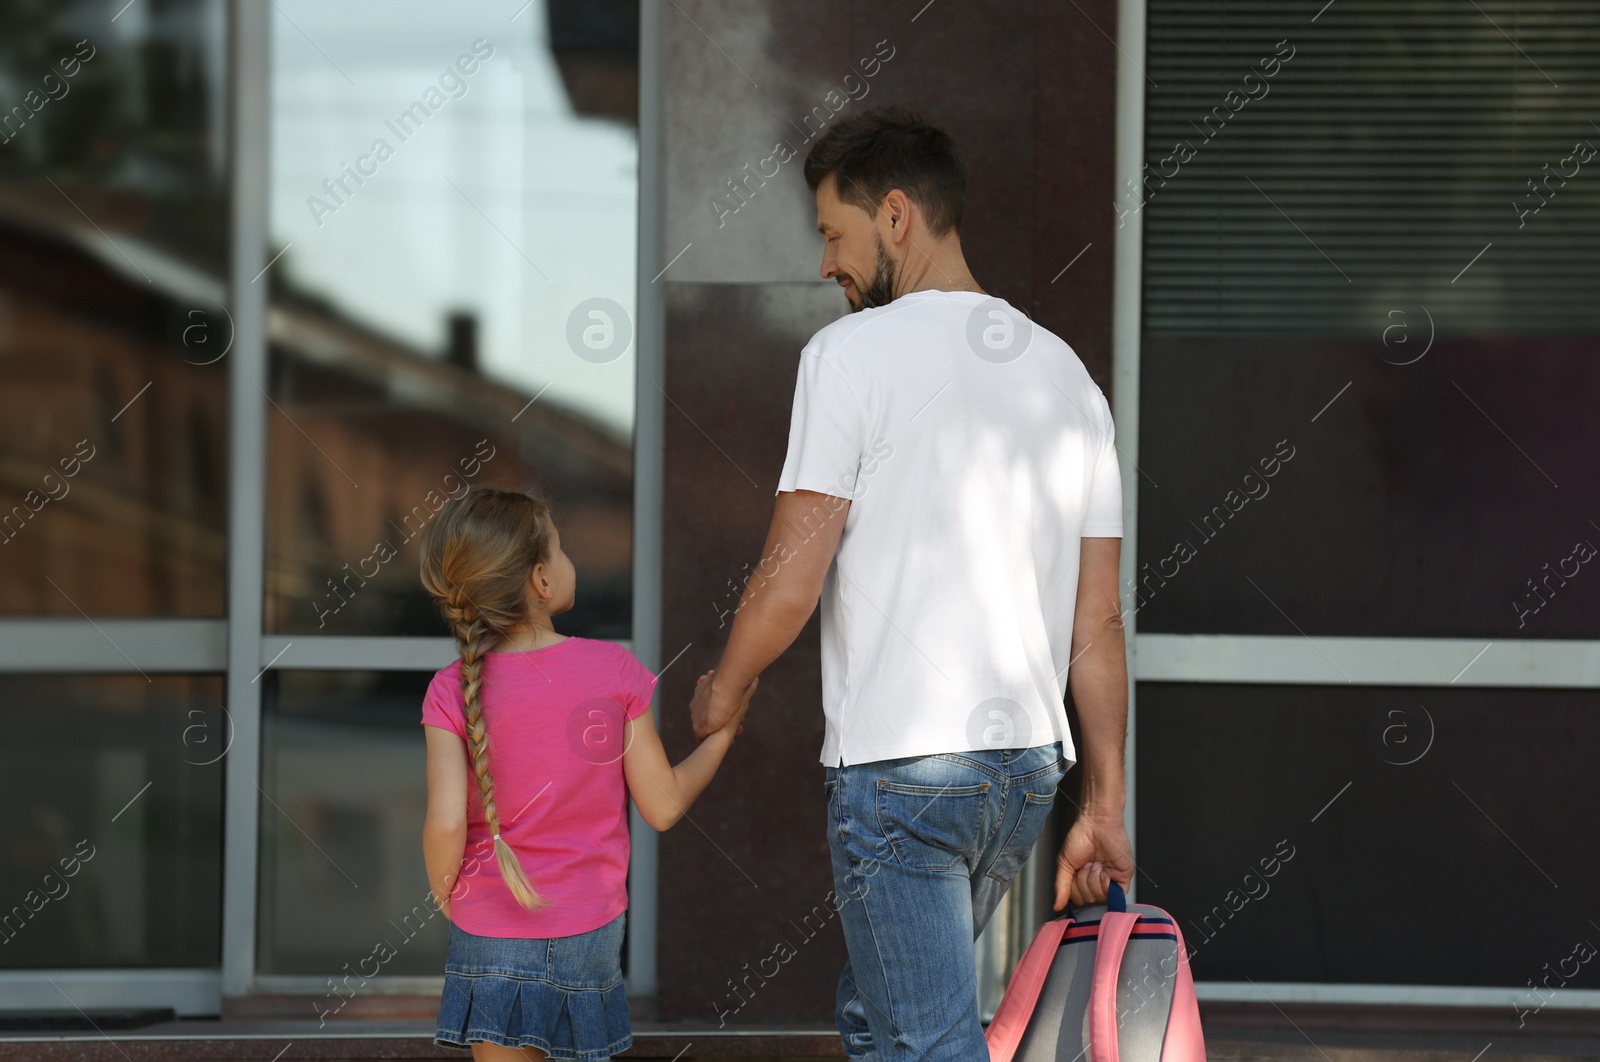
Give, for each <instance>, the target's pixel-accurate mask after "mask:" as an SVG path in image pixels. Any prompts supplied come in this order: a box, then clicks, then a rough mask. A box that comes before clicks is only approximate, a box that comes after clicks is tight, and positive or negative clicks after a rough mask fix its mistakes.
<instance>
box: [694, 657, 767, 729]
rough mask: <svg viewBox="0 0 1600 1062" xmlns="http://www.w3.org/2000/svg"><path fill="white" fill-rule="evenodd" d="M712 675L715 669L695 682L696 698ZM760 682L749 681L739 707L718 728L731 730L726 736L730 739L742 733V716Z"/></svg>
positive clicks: (746, 710) (701, 693)
mask: <svg viewBox="0 0 1600 1062" xmlns="http://www.w3.org/2000/svg"><path fill="white" fill-rule="evenodd" d="M714 674H716V671H715V669H713V670H711V671H707V672H706V673H705V674H703V675H701V676H700V678H699V679H698V680H697V681H696V682H695V686H694V692H695V696H696V697H697V698H698V697H700V696H702V695H703V693H704V691H705V688H706V686H707V685H708V684H709V683H710V682H711V676H712V675H714ZM760 682H761V680H760V679H759V678H756V679H751V680H750V685H749V686H748V687H746V688H745V690H744V692H743V693H741V694H740V695H739V706H738V708H737V709H736V710H735V711H734V713H733V717H732V718H731V719H729V720H728V721H727V723H725V724H723V726H722V727H721V728H720V729H722V730H729V729H730V728H732V732H731V733H730V734H729V735H728V736H729V737H730V738H733V737H738V736H739V735H740V734H742V733H744V714H745V713H746V712H748V711H749V710H750V698H751V697H753V696H754V695H755V692H756V686H757V685H758V684H759V683H760Z"/></svg>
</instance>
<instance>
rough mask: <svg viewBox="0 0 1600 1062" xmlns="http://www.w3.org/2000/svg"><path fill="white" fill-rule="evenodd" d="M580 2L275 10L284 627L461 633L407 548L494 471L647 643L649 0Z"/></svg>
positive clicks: (607, 613)
mask: <svg viewBox="0 0 1600 1062" xmlns="http://www.w3.org/2000/svg"><path fill="white" fill-rule="evenodd" d="M590 6H593V8H594V10H593V11H589V10H588V7H587V6H585V7H582V8H580V6H579V5H575V4H563V3H558V4H555V5H553V6H552V7H550V8H549V9H546V7H545V5H543V4H540V3H534V4H532V5H530V6H529V7H528V8H527V9H526V10H525V11H524V12H522V13H519V14H517V15H515V17H511V12H510V11H508V10H507V8H506V6H505V5H504V4H502V3H498V2H496V3H489V2H486V0H474V2H470V3H456V4H450V5H446V6H441V5H438V4H435V3H421V2H408V3H402V4H399V5H396V4H394V3H391V2H388V0H385V2H383V3H378V2H376V0H369V2H362V3H355V4H348V3H347V4H339V5H333V6H330V5H327V4H319V3H314V2H312V0H282V2H281V3H279V4H277V5H276V10H275V15H274V18H273V33H274V41H273V60H272V104H273V130H272V137H273V142H272V164H273V172H272V188H271V193H272V234H273V241H274V244H273V248H272V250H273V253H274V254H279V253H280V252H281V256H280V257H278V258H277V259H276V261H275V262H274V264H273V265H272V266H271V268H270V269H269V270H268V274H267V275H268V278H269V282H270V284H271V290H272V312H271V323H270V340H271V374H270V380H269V382H268V384H267V388H268V390H269V392H270V394H271V397H272V402H273V405H272V407H271V408H270V410H269V413H268V435H269V459H270V466H271V467H270V485H269V488H268V491H269V493H268V506H267V511H268V520H269V523H268V529H267V553H268V559H267V592H268V601H267V617H266V623H267V629H268V630H270V631H276V632H291V633H327V634H364V635H376V634H389V635H397V634H405V635H409V634H428V635H439V634H444V633H447V632H446V630H445V628H444V625H443V623H442V621H441V620H440V618H439V616H438V613H437V610H436V609H435V608H434V606H433V605H432V603H431V602H430V601H429V600H428V599H427V597H426V595H425V594H424V593H423V591H422V589H421V587H420V585H419V584H418V580H417V566H418V553H417V545H416V538H417V536H418V535H419V534H420V532H421V529H422V528H423V527H424V526H426V524H427V522H428V521H429V519H431V517H432V515H433V513H434V512H436V511H437V510H438V508H439V506H440V505H442V504H443V500H444V498H445V497H446V496H447V495H448V494H450V493H451V492H456V491H460V490H464V489H465V488H466V487H467V486H469V485H470V484H473V483H493V484H498V485H533V486H537V487H539V488H541V489H542V490H543V491H544V492H545V493H546V494H547V496H548V497H549V498H550V500H551V502H552V504H553V507H554V509H555V514H556V518H557V521H558V522H559V524H560V525H561V527H562V531H563V533H562V545H563V547H564V548H566V549H567V551H568V553H569V554H570V555H571V556H572V558H573V561H574V563H575V564H576V565H577V566H578V569H579V573H580V579H582V580H583V582H584V584H585V587H586V589H585V590H584V592H583V593H581V594H580V595H579V602H580V604H579V607H578V608H577V609H575V610H574V612H573V613H572V614H571V615H570V617H569V618H568V626H566V627H564V628H563V630H564V631H566V632H568V633H573V634H583V635H588V636H592V637H621V638H625V637H627V636H628V635H629V633H630V612H631V598H632V595H631V554H632V478H633V475H632V469H633V461H632V430H633V394H634V343H633V338H634V325H633V316H634V309H633V307H634V299H633V292H634V285H635V239H636V237H635V224H636V216H637V210H636V201H637V195H638V172H637V171H638V135H637V129H636V113H635V110H636V107H635V103H634V96H635V85H636V77H637V50H638V40H637V37H638V25H637V8H636V6H630V5H620V6H619V5H590ZM511 11H515V7H513V8H512V9H511ZM619 12H620V14H619Z"/></svg>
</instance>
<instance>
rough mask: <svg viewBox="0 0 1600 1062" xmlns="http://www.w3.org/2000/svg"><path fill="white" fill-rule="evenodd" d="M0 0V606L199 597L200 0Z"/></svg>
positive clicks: (202, 405)
mask: <svg viewBox="0 0 1600 1062" xmlns="http://www.w3.org/2000/svg"><path fill="white" fill-rule="evenodd" d="M117 6H120V5H114V4H113V3H110V2H99V0H82V2H77V3H66V4H7V5H4V6H3V8H0V571H3V572H4V573H5V575H6V578H4V579H0V614H5V615H70V616H78V615H79V614H80V610H82V612H83V613H87V614H90V615H116V616H217V615H221V613H222V598H223V593H222V587H223V564H224V552H225V549H224V547H225V538H224V526H223V520H224V515H225V508H226V502H225V490H226V477H225V449H224V446H225V442H226V421H225V419H224V412H223V411H224V399H225V390H226V379H227V378H226V375H225V373H226V364H227V363H226V361H225V360H222V359H221V357H220V355H221V352H222V351H223V350H225V349H226V347H227V343H228V339H229V335H228V333H229V331H230V330H231V326H230V325H229V324H228V319H227V314H226V312H225V311H224V309H223V308H222V306H221V305H219V300H221V299H222V298H223V297H224V295H223V282H222V278H223V276H224V269H225V262H226V258H227V215H228V200H227V172H226V166H225V158H226V155H225V150H224V148H225V129H224V125H223V122H224V116H225V105H226V91H225V90H226V84H225V70H224V69H223V57H224V56H225V55H226V48H225V47H224V7H223V4H222V3H221V0H164V2H160V3H144V4H137V5H133V6H132V7H130V8H129V9H128V10H126V11H124V12H123V13H122V15H121V16H120V17H119V18H118V19H117V21H116V22H115V23H113V22H112V21H111V16H112V15H113V14H114V13H115V12H116V7H117Z"/></svg>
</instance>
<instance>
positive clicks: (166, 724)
mask: <svg viewBox="0 0 1600 1062" xmlns="http://www.w3.org/2000/svg"><path fill="white" fill-rule="evenodd" d="M221 699H222V679H221V678H220V677H219V676H211V675H152V676H149V678H146V676H144V675H93V676H89V675H0V704H4V705H5V719H4V726H5V730H6V740H5V742H4V743H3V744H0V808H4V814H0V941H3V942H4V946H3V947H0V968H4V969H26V968H39V967H45V968H83V967H120V966H187V967H197V966H198V967H205V966H209V967H215V966H216V965H217V964H218V962H219V961H220V956H221V952H220V948H221V938H220V927H221V900H222V772H223V767H222V764H223V757H224V754H225V753H226V751H227V748H228V743H229V739H230V730H231V722H230V720H229V719H228V717H227V715H226V714H225V713H224V712H223V710H222V707H221Z"/></svg>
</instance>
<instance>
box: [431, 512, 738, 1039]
mask: <svg viewBox="0 0 1600 1062" xmlns="http://www.w3.org/2000/svg"><path fill="white" fill-rule="evenodd" d="M422 584H423V586H424V587H426V588H427V591H428V593H430V594H432V595H433V597H434V598H435V600H437V601H438V603H439V607H440V610H441V611H442V612H443V613H444V618H445V621H446V622H447V623H449V625H450V629H451V631H452V632H453V633H454V635H455V639H456V646H457V648H458V649H459V651H460V654H461V656H460V659H459V660H456V661H455V662H453V663H452V664H450V666H449V667H447V668H445V669H444V670H442V671H440V672H438V673H436V674H435V675H434V677H433V682H432V683H431V684H430V685H429V687H428V692H427V695H426V697H425V698H424V701H423V706H422V722H423V732H424V733H425V734H426V735H427V743H428V814H427V821H426V823H425V824H424V825H423V829H422V848H423V856H424V859H425V861H426V863H427V867H428V882H429V886H430V888H431V889H432V890H433V895H434V898H435V900H436V902H437V903H438V904H439V908H440V910H441V911H442V912H443V913H444V914H445V916H446V917H447V918H448V919H449V921H450V945H449V957H448V959H447V960H446V963H445V982H444V994H443V997H442V998H441V999H440V1002H439V1024H438V1031H437V1034H436V1036H435V1039H434V1042H435V1043H436V1044H439V1045H441V1046H444V1047H470V1048H471V1050H472V1054H473V1058H474V1059H480V1060H481V1059H528V1058H534V1059H542V1058H547V1057H548V1058H552V1059H585V1060H587V1059H602V1058H605V1057H607V1056H609V1055H611V1054H614V1053H616V1052H618V1051H623V1050H626V1049H627V1048H628V1046H629V1045H630V1044H631V1043H632V1042H633V1032H632V1026H631V1025H630V1023H629V1020H628V999H627V993H626V989H625V988H624V986H623V983H622V968H621V961H620V960H621V952H622V936H623V928H624V926H625V925H626V919H627V914H626V911H627V906H628V891H627V872H628V796H629V794H631V795H632V797H633V802H634V804H635V805H637V806H638V808H639V814H640V815H641V816H642V817H643V818H644V820H645V822H647V823H649V824H650V826H652V827H653V828H655V829H657V830H665V829H667V828H669V827H671V826H672V825H673V824H674V823H675V822H677V821H678V819H679V818H680V817H682V816H683V814H684V811H685V810H686V809H687V808H688V807H689V805H691V804H693V803H694V801H695V798H696V797H698V796H699V795H700V793H701V792H702V791H703V790H704V789H705V788H706V786H707V785H708V784H709V783H710V781H711V776H712V775H713V774H715V773H716V770H717V767H718V766H719V765H720V764H721V762H722V758H723V756H724V755H725V754H726V753H727V751H728V748H729V746H730V745H732V743H733V739H734V736H735V735H736V734H737V733H738V732H739V730H740V729H741V727H740V722H741V720H742V719H743V717H744V712H745V710H746V709H747V708H748V707H749V704H750V695H751V694H752V693H753V692H754V691H755V683H754V682H752V683H751V685H750V688H749V689H748V690H746V691H745V694H744V698H743V701H742V703H741V705H740V710H739V712H738V714H737V715H735V717H734V718H733V720H732V721H730V722H729V723H728V725H727V726H726V727H724V728H723V729H721V730H719V731H717V732H716V733H714V734H712V735H711V736H710V737H708V738H706V739H705V740H704V741H703V742H701V744H700V746H699V747H698V748H697V749H695V751H694V753H693V754H691V755H690V756H689V757H688V759H686V760H684V761H683V762H682V763H680V764H679V765H678V766H677V767H673V766H671V765H670V764H669V763H668V762H667V757H666V753H665V751H664V750H663V749H662V747H661V738H660V736H659V735H658V734H657V733H656V728H655V721H654V718H653V716H652V714H651V712H650V698H651V695H652V693H653V692H654V690H655V685H656V676H655V675H652V674H651V673H650V671H649V670H648V669H646V668H645V667H644V665H643V664H641V663H639V661H638V659H636V658H635V657H634V655H633V654H632V653H630V652H628V651H627V650H626V649H623V648H622V647H621V646H618V645H616V644H615V643H613V642H607V641H597V640H594V639H590V638H575V637H564V636H562V635H560V634H557V633H556V632H555V629H554V628H553V627H552V626H551V623H550V620H551V617H553V616H555V615H558V614H559V613H562V612H565V611H566V610H568V609H570V608H571V607H572V603H573V590H574V587H575V584H576V579H575V574H574V571H573V567H572V562H571V561H570V560H568V559H567V555H566V554H565V553H563V552H562V551H561V536H560V534H559V533H558V532H557V531H556V528H555V525H554V523H553V522H552V521H551V518H550V510H549V507H548V506H547V505H546V504H545V502H544V501H543V500H542V499H541V498H539V497H538V496H536V495H534V494H532V493H529V492H524V491H515V490H503V489H499V488H495V487H485V486H476V487H473V488H471V489H470V490H468V491H467V492H466V493H465V494H464V495H462V496H461V497H459V498H455V499H452V500H451V501H449V502H447V503H446V504H445V506H444V507H443V508H442V509H441V510H440V511H439V514H438V515H437V516H436V517H435V518H434V519H433V521H432V523H430V524H429V525H428V528H427V530H426V531H425V532H424V533H423V536H422ZM707 674H708V675H709V673H707ZM700 681H701V682H705V681H707V675H702V676H701V678H700ZM624 782H626V788H624ZM491 853H492V855H493V858H492V859H491V858H489V856H490V854H491ZM464 857H465V858H464Z"/></svg>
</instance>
